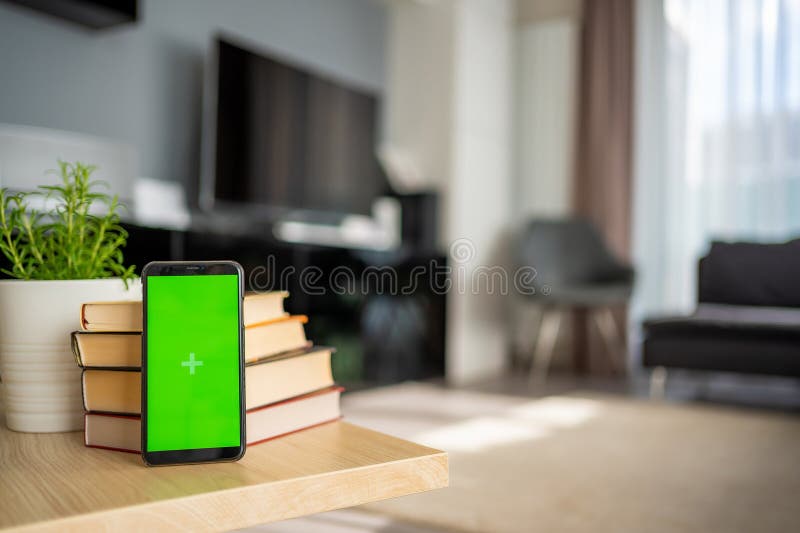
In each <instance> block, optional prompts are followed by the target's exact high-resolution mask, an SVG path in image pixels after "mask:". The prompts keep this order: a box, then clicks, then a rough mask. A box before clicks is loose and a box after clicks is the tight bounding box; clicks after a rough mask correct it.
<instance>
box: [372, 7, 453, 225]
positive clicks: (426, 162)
mask: <svg viewBox="0 0 800 533" xmlns="http://www.w3.org/2000/svg"><path fill="white" fill-rule="evenodd" d="M390 6H391V9H390V11H389V15H388V20H389V24H388V29H387V44H386V98H384V100H383V103H384V109H383V116H384V132H383V140H384V142H385V143H386V144H387V145H389V146H391V147H392V148H393V149H395V150H399V151H400V152H402V153H403V154H408V155H409V156H410V157H411V158H412V159H413V164H414V165H415V166H416V167H417V168H418V171H419V172H420V174H421V176H420V178H421V187H430V188H434V189H436V188H441V187H442V186H443V185H444V184H445V183H446V181H447V178H448V176H449V175H450V168H451V161H450V159H451V158H450V150H449V146H450V140H451V129H452V124H451V122H452V107H453V105H452V104H453V83H454V80H453V48H454V46H455V43H454V40H453V35H454V27H455V21H454V20H453V14H454V4H453V3H452V2H451V1H450V0H445V1H441V2H431V3H430V4H419V3H417V2H411V1H407V0H400V1H395V2H392V3H390ZM440 227H441V224H440Z"/></svg>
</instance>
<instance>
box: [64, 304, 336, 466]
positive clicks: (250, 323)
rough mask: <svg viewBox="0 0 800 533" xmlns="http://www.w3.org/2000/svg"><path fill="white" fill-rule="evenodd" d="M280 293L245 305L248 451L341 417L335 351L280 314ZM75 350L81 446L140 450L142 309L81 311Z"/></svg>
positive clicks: (298, 320)
mask: <svg viewBox="0 0 800 533" xmlns="http://www.w3.org/2000/svg"><path fill="white" fill-rule="evenodd" d="M286 296H287V293H285V292H269V293H261V294H247V295H246V296H245V299H244V306H243V308H244V312H243V314H244V326H245V330H244V340H245V364H246V366H245V395H246V404H247V420H246V428H247V444H248V445H253V444H257V443H260V442H264V441H266V440H269V439H273V438H275V437H279V436H281V435H285V434H287V433H292V432H295V431H299V430H301V429H305V428H308V427H311V426H316V425H319V424H322V423H325V422H329V421H332V420H337V419H339V418H340V417H341V412H340V410H339V395H340V393H341V391H342V388H341V387H337V386H336V385H335V384H334V381H333V373H332V370H331V355H332V353H333V350H332V349H331V348H325V347H314V346H312V344H311V342H309V341H308V340H307V339H306V334H305V328H304V326H303V325H304V324H305V323H306V322H307V320H308V319H307V318H306V317H305V316H302V315H298V316H290V315H288V314H287V313H286V312H285V311H284V306H283V302H284V299H285V298H286ZM80 320H81V330H80V331H75V332H73V333H72V350H73V352H74V353H75V359H76V361H77V363H78V366H80V367H81V368H83V377H82V384H83V405H84V410H85V411H86V415H85V424H84V434H85V442H86V446H90V447H94V448H105V449H111V450H120V451H127V452H135V453H138V452H140V451H141V437H140V434H141V433H140V431H141V421H140V415H141V364H142V302H141V301H132V302H92V303H86V304H83V306H82V307H81V315H80Z"/></svg>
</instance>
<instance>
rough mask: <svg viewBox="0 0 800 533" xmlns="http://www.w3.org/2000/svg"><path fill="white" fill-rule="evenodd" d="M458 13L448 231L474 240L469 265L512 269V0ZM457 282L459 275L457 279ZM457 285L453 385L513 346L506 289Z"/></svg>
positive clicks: (450, 338) (451, 306)
mask: <svg viewBox="0 0 800 533" xmlns="http://www.w3.org/2000/svg"><path fill="white" fill-rule="evenodd" d="M458 7H459V9H458V10H457V12H456V28H457V29H456V39H455V43H456V45H455V72H454V79H455V85H454V106H453V138H452V157H453V159H452V161H453V168H452V173H451V176H450V180H449V182H448V193H449V197H448V201H447V224H446V229H445V231H446V235H447V237H448V240H449V241H450V242H457V241H460V240H461V239H468V240H469V241H470V244H471V245H472V246H473V247H474V257H473V258H472V259H471V260H470V261H468V262H464V263H458V258H457V254H456V253H455V251H454V254H453V256H452V257H451V264H452V265H453V266H454V267H456V268H462V267H464V268H465V278H466V280H467V282H468V283H470V282H471V281H472V282H474V281H475V280H476V277H475V270H474V269H475V268H477V267H480V266H481V265H483V266H508V261H507V253H506V247H507V242H506V239H507V236H508V231H509V229H510V225H511V219H512V208H511V204H512V174H511V153H512V152H511V110H512V101H511V100H512V88H511V87H512V86H511V82H512V73H513V70H512V31H513V14H514V13H513V2H511V1H498V0H472V1H465V2H461V3H460V4H459V6H458ZM456 279H458V278H456ZM458 289H459V288H458V287H457V288H456V290H453V291H451V292H450V294H449V296H448V302H447V305H448V313H449V316H448V326H449V327H448V330H447V343H448V357H447V369H448V379H449V380H450V381H452V382H455V383H463V382H469V381H474V380H476V379H478V378H485V377H487V376H492V375H496V374H499V373H500V372H501V371H502V370H503V368H504V367H505V364H506V361H507V352H508V347H509V342H508V334H509V330H508V328H507V324H508V320H507V318H508V315H509V314H508V312H507V311H508V309H507V307H508V306H507V301H508V298H509V296H508V295H507V294H506V295H504V294H501V293H500V287H499V286H497V287H495V288H494V290H490V288H489V287H488V286H480V287H479V288H478V290H477V291H475V290H474V288H473V287H465V289H466V290H465V291H461V290H458Z"/></svg>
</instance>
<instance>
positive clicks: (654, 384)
mask: <svg viewBox="0 0 800 533" xmlns="http://www.w3.org/2000/svg"><path fill="white" fill-rule="evenodd" d="M666 390H667V369H666V368H664V367H663V366H657V367H655V368H654V369H653V371H652V372H650V399H651V400H663V399H664V394H665V392H666Z"/></svg>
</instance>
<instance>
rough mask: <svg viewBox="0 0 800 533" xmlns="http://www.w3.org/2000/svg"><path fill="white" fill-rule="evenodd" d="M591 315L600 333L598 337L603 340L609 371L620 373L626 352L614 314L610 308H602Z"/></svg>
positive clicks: (593, 311) (594, 310)
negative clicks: (620, 359) (620, 358)
mask: <svg viewBox="0 0 800 533" xmlns="http://www.w3.org/2000/svg"><path fill="white" fill-rule="evenodd" d="M591 314H592V317H593V318H594V322H595V324H597V329H598V331H600V337H601V338H602V339H603V344H604V345H605V348H606V354H607V355H608V362H609V365H610V366H611V371H612V372H613V373H614V374H620V373H622V369H623V368H625V366H624V365H625V359H627V353H628V350H627V349H626V347H625V341H624V340H623V337H622V331H621V330H620V328H619V327H618V326H617V321H616V320H615V319H614V313H613V312H612V311H611V309H610V308H608V307H602V308H600V309H593V310H592V311H591ZM620 355H621V356H622V358H623V361H622V366H620V361H619V357H620Z"/></svg>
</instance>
